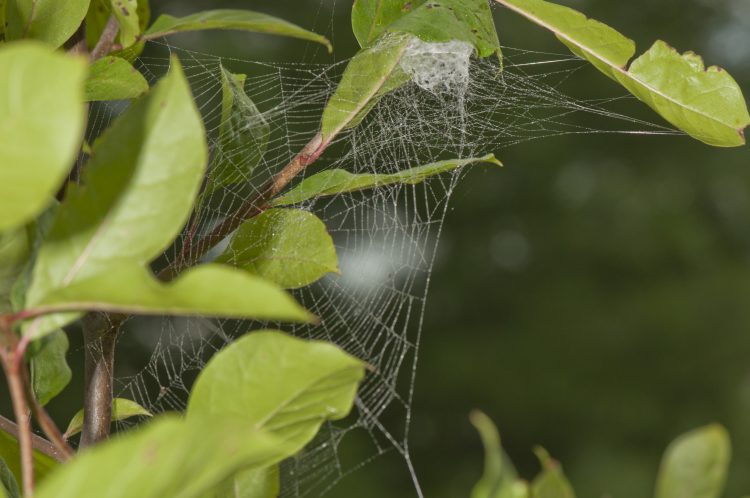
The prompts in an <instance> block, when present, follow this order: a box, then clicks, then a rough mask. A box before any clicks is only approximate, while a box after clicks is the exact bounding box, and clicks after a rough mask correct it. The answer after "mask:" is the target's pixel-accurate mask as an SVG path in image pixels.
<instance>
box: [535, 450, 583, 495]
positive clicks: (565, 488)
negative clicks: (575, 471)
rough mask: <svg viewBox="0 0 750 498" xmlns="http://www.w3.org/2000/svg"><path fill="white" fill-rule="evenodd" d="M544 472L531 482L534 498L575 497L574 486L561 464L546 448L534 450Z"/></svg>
mask: <svg viewBox="0 0 750 498" xmlns="http://www.w3.org/2000/svg"><path fill="white" fill-rule="evenodd" d="M534 453H536V456H537V458H539V462H540V463H541V464H542V472H541V473H540V474H539V475H538V476H536V478H535V479H534V481H533V482H532V483H531V496H533V497H534V498H575V496H576V495H575V492H574V491H573V487H572V486H571V485H570V483H569V482H568V479H567V478H566V477H565V474H563V472H562V469H561V468H560V464H559V463H558V462H557V461H555V460H553V459H552V458H550V456H549V453H547V450H545V449H544V448H536V449H535V450H534Z"/></svg>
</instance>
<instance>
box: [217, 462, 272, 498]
mask: <svg viewBox="0 0 750 498" xmlns="http://www.w3.org/2000/svg"><path fill="white" fill-rule="evenodd" d="M280 490H281V476H280V475H279V466H278V465H271V466H270V467H264V468H262V469H253V470H244V471H241V472H238V473H237V475H235V476H234V477H233V478H231V479H229V480H228V481H227V482H225V483H224V484H223V485H221V486H220V487H219V489H218V490H217V491H216V493H212V494H210V495H209V496H207V497H205V498H209V497H210V498H278V496H279V491H280Z"/></svg>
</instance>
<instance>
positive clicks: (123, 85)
mask: <svg viewBox="0 0 750 498" xmlns="http://www.w3.org/2000/svg"><path fill="white" fill-rule="evenodd" d="M147 91H148V82H147V81H146V78H144V77H143V75H142V74H141V73H140V72H138V70H137V69H136V68H134V67H133V66H131V65H130V63H129V62H128V61H126V60H125V59H121V58H120V57H113V56H107V57H102V58H101V59H99V60H97V61H96V62H94V63H93V64H91V67H90V69H89V74H88V77H87V78H86V85H85V92H86V95H85V98H86V100H88V101H95V100H125V99H134V98H136V97H140V96H141V95H143V94H144V93H146V92H147Z"/></svg>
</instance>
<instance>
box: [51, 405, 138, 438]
mask: <svg viewBox="0 0 750 498" xmlns="http://www.w3.org/2000/svg"><path fill="white" fill-rule="evenodd" d="M151 416H152V414H151V412H149V411H148V410H146V409H145V408H143V407H142V406H141V405H139V404H138V403H136V402H135V401H132V400H129V399H125V398H114V399H113V400H112V422H117V421H120V420H126V419H129V418H132V417H151ZM81 429H83V409H81V410H78V412H76V414H75V415H73V418H72V419H70V423H69V424H68V428H67V429H65V434H64V435H63V437H65V439H68V438H70V437H72V436H75V435H76V434H78V433H79V432H81Z"/></svg>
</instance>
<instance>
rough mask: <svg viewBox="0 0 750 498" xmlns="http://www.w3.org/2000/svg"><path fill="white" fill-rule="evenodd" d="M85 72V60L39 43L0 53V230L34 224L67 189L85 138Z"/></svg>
mask: <svg viewBox="0 0 750 498" xmlns="http://www.w3.org/2000/svg"><path fill="white" fill-rule="evenodd" d="M85 73H86V62H85V61H84V60H83V59H82V58H77V57H70V56H67V55H64V54H61V53H56V52H53V51H52V50H50V49H49V48H48V47H46V46H44V45H41V44H39V43H35V42H20V43H14V44H9V45H5V46H3V47H2V49H0V231H6V230H9V229H11V228H14V227H18V226H20V225H23V224H25V223H27V222H29V221H30V220H31V219H32V218H34V217H35V216H36V215H38V214H39V213H40V212H41V211H42V210H43V209H44V208H45V206H47V205H48V204H50V203H51V201H52V198H53V197H54V194H55V192H56V191H57V189H59V188H60V187H61V186H62V183H63V180H64V178H65V177H66V175H67V173H68V171H69V170H70V168H71V167H72V165H73V161H74V159H75V156H76V154H77V153H78V149H79V147H80V140H81V139H82V137H83V127H84V119H85V109H84V105H83V80H84V75H85ZM50 81H54V82H55V84H54V85H51V84H50ZM39 144H44V146H43V147H42V146H40V145H39Z"/></svg>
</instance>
